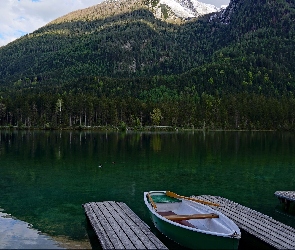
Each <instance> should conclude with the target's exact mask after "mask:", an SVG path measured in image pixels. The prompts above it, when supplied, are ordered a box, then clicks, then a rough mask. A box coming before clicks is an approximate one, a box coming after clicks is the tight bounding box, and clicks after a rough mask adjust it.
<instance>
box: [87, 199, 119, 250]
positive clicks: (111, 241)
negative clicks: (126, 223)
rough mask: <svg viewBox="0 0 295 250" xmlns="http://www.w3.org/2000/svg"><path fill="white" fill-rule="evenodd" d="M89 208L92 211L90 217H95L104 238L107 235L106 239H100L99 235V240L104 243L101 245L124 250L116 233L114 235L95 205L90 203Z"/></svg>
mask: <svg viewBox="0 0 295 250" xmlns="http://www.w3.org/2000/svg"><path fill="white" fill-rule="evenodd" d="M89 206H90V208H91V209H92V216H95V218H96V221H99V222H100V224H101V225H102V229H103V232H104V236H105V235H107V237H101V235H99V239H100V240H101V241H105V242H104V243H103V244H108V245H110V246H111V247H110V248H111V249H124V248H125V247H124V244H123V242H122V241H121V239H120V238H119V237H118V233H116V232H115V231H114V229H113V228H112V227H111V226H110V224H109V222H108V220H107V219H106V218H105V216H104V215H103V213H102V212H101V211H100V209H99V207H98V206H97V204H95V203H90V204H89ZM88 217H89V216H88ZM89 219H90V217H89ZM103 244H102V245H103Z"/></svg>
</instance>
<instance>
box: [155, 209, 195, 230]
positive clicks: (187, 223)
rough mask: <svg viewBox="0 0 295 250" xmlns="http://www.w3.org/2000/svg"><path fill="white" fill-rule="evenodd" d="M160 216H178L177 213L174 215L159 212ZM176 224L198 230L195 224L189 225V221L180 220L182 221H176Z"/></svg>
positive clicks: (169, 212)
mask: <svg viewBox="0 0 295 250" xmlns="http://www.w3.org/2000/svg"><path fill="white" fill-rule="evenodd" d="M158 214H159V215H162V216H168V215H176V213H174V212H172V211H165V212H158ZM174 222H177V223H179V224H181V225H184V226H187V227H192V228H197V227H196V226H194V225H193V224H191V223H189V222H188V221H187V220H180V221H174Z"/></svg>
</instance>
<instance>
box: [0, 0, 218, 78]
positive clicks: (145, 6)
mask: <svg viewBox="0 0 295 250" xmlns="http://www.w3.org/2000/svg"><path fill="white" fill-rule="evenodd" d="M168 2H169V6H170V7H169V6H168ZM199 9H205V11H206V12H207V11H209V9H210V11H212V10H215V9H214V8H213V7H212V6H209V5H204V4H201V3H199V2H197V1H184V0H183V1H180V0H173V1H167V4H165V1H164V0H162V1H154V0H153V1H146V0H145V1H134V0H120V1H105V2H103V3H101V4H99V5H96V6H93V7H90V8H87V9H83V10H79V11H75V12H72V13H69V14H68V15H65V16H63V17H61V18H58V19H56V20H54V21H52V22H50V23H49V24H47V25H45V26H44V27H42V28H40V29H38V30H37V31H35V32H33V33H31V34H29V35H26V36H24V37H22V38H20V39H18V40H16V41H15V42H12V43H10V44H8V45H7V46H4V47H2V48H0V58H1V64H0V82H2V83H16V82H17V81H19V80H20V81H24V79H25V78H29V79H31V81H34V82H36V81H37V82H44V81H46V82H48V83H49V82H51V83H57V82H60V81H68V80H71V79H73V78H76V77H78V76H80V75H82V74H87V75H93V76H95V75H102V76H115V77H129V76H146V75H157V74H171V73H181V72H184V71H185V70H189V69H190V68H192V67H195V66H198V65H201V64H202V63H203V62H204V61H205V60H207V59H208V58H209V57H208V56H210V55H212V53H213V51H214V50H215V49H216V48H220V47H221V44H222V42H221V43H219V42H218V41H217V40H218V39H219V35H218V34H217V36H216V37H214V35H212V34H213V33H216V32H214V31H212V28H211V27H210V25H208V22H207V21H204V22H201V21H200V22H195V21H194V19H192V20H191V21H188V20H187V16H184V17H183V16H182V17H181V18H180V14H184V13H182V12H181V11H180V10H182V11H184V10H185V11H186V13H189V15H190V16H192V15H196V16H197V15H200V13H199ZM159 10H161V13H162V17H163V18H164V19H165V20H168V21H163V20H161V19H159V18H157V16H159ZM172 10H173V11H176V12H175V13H174V12H172ZM202 11H204V10H202ZM172 13H173V14H172ZM203 13H204V12H203ZM187 15H188V14H187ZM209 15H210V14H209ZM176 16H177V18H176ZM204 18H205V19H206V18H207V19H208V17H206V16H204ZM210 37H211V38H210ZM208 39H210V40H211V41H209V40H208ZM207 40H208V42H207ZM203 41H206V42H203ZM57 76H58V77H57ZM34 79H36V80H34Z"/></svg>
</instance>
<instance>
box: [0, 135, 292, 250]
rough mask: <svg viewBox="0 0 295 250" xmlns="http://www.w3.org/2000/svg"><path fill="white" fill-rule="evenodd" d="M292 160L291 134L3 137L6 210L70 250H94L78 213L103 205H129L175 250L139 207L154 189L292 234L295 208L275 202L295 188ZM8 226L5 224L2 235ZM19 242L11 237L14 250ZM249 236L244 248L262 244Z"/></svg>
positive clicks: (0, 206)
mask: <svg viewBox="0 0 295 250" xmlns="http://www.w3.org/2000/svg"><path fill="white" fill-rule="evenodd" d="M294 156H295V135H294V134H290V133H276V132H207V133H203V132H185V133H102V132H84V131H83V132H61V133H60V132H45V131H33V132H32V131H31V132H28V131H0V197H1V199H0V211H2V212H3V213H5V214H9V215H11V216H12V217H13V218H14V219H15V220H12V221H14V223H17V222H19V221H18V220H20V221H22V222H26V223H28V224H29V225H30V228H32V229H34V230H36V231H38V234H40V235H41V236H42V234H45V235H48V236H50V237H52V238H53V239H55V240H58V241H63V242H67V244H70V243H68V242H72V243H71V244H73V242H74V244H75V243H77V244H76V245H78V247H79V244H80V243H81V244H82V245H80V246H87V244H89V243H86V245H83V244H84V243H85V242H89V239H88V237H90V241H91V244H92V247H93V248H99V245H98V242H97V241H96V240H95V238H94V237H92V236H93V232H92V231H91V230H90V228H89V226H87V223H86V219H85V215H84V210H83V209H82V207H81V205H82V204H83V203H86V202H90V201H107V200H114V201H122V202H125V203H126V204H127V205H128V206H129V207H130V208H131V209H132V210H133V211H134V212H135V213H136V214H137V215H138V216H139V217H140V218H142V219H143V220H144V221H145V222H146V223H147V224H148V225H150V226H151V228H152V230H153V232H154V233H156V234H157V236H159V237H160V239H161V240H162V241H164V243H165V244H167V246H169V247H171V248H177V245H175V244H174V243H172V242H170V241H169V240H167V239H165V238H164V237H163V236H161V235H160V234H158V232H157V231H156V229H154V227H153V225H152V224H151V221H150V219H149V217H148V212H147V209H146V208H145V206H144V203H143V192H144V191H149V190H171V191H174V192H176V193H178V194H181V195H186V196H190V195H202V194H207V195H218V196H222V197H225V198H227V199H230V200H233V201H235V202H238V203H240V204H243V205H245V206H248V207H250V208H252V209H255V210H257V211H259V212H262V213H264V214H267V215H269V216H271V217H273V218H274V219H276V220H279V221H281V222H283V223H285V224H288V225H290V226H292V227H295V213H294V211H293V210H294V209H293V208H292V207H291V210H290V211H289V212H285V211H284V209H283V207H282V206H281V205H280V204H279V201H278V199H277V198H276V197H275V196H274V192H275V191H278V190H294V189H295V186H294V181H295V158H294ZM100 165H101V166H102V167H99V166H100ZM3 213H2V216H3ZM0 216H1V214H0ZM16 219H18V220H16ZM10 221H11V220H10ZM10 223H11V222H10ZM8 224H9V223H8V222H2V221H1V223H0V232H1V229H2V231H3V227H6V228H7V225H8ZM32 229H28V230H32ZM18 233H19V232H18V231H17V230H16V229H13V228H11V230H10V241H9V244H10V247H11V248H16V246H19V245H16V240H14V239H15V238H16V237H14V236H16V235H17V234H18ZM41 233H42V234H41ZM28 235H30V234H29V233H28ZM243 236H244V237H243ZM243 236H242V241H241V244H240V248H241V249H243V248H245V249H246V248H247V247H248V246H251V245H252V246H253V245H257V244H259V242H256V241H255V240H253V239H252V238H251V237H249V236H248V235H243ZM44 237H46V236H44ZM28 238H30V236H28ZM17 241H18V243H19V240H17ZM32 241H33V239H32ZM1 242H2V241H1V240H0V248H9V247H8V246H7V242H6V245H4V244H3V242H2V243H1ZM32 244H35V245H36V246H37V247H38V246H41V245H42V243H38V242H37V241H34V243H32ZM68 246H69V248H72V247H73V245H68ZM89 246H90V245H89ZM18 248H19V247H18Z"/></svg>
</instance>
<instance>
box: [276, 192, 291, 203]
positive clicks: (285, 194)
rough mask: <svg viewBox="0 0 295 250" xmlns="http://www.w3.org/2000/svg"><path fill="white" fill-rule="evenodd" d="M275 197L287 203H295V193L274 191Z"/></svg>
mask: <svg viewBox="0 0 295 250" xmlns="http://www.w3.org/2000/svg"><path fill="white" fill-rule="evenodd" d="M275 196H277V197H278V198H283V199H287V200H289V201H295V191H276V192H275Z"/></svg>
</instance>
